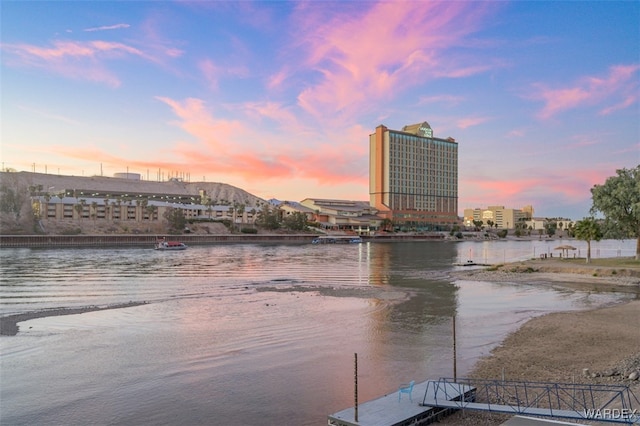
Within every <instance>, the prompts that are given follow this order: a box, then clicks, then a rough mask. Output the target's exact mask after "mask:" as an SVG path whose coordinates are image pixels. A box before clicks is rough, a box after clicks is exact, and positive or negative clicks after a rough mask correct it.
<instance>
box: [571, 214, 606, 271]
mask: <svg viewBox="0 0 640 426" xmlns="http://www.w3.org/2000/svg"><path fill="white" fill-rule="evenodd" d="M573 232H574V234H575V236H576V238H577V239H579V240H582V241H586V242H587V263H590V262H591V241H600V240H601V239H602V230H601V229H600V225H599V224H598V222H596V220H595V219H594V218H593V217H585V218H584V219H582V220H579V221H577V222H576V224H575V226H574V227H573Z"/></svg>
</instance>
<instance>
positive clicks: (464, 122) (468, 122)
mask: <svg viewBox="0 0 640 426" xmlns="http://www.w3.org/2000/svg"><path fill="white" fill-rule="evenodd" d="M489 120H491V118H489V117H467V118H462V119H460V120H458V121H457V123H456V125H457V126H458V127H459V128H461V129H466V128H467V127H472V126H477V125H479V124H482V123H485V122H487V121H489Z"/></svg>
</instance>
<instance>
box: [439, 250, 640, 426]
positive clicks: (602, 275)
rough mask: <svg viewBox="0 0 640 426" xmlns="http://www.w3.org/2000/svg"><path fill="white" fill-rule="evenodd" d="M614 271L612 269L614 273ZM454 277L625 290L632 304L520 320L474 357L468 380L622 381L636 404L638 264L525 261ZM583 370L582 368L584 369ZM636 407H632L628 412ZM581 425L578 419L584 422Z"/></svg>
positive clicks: (473, 415) (462, 416)
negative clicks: (497, 343) (631, 377)
mask: <svg viewBox="0 0 640 426" xmlns="http://www.w3.org/2000/svg"><path fill="white" fill-rule="evenodd" d="M614 271H615V272H614ZM453 276H455V277H456V278H458V279H464V280H480V281H492V282H514V283H519V282H520V283H527V284H536V283H537V284H540V285H551V286H562V287H568V288H571V289H580V290H587V291H622V292H628V293H630V294H631V295H633V294H635V295H636V296H635V298H634V296H631V298H632V299H633V300H631V301H629V302H628V303H621V304H617V305H614V306H607V307H602V308H598V309H594V310H588V311H578V312H557V313H551V314H547V315H544V316H542V317H537V318H533V319H531V320H529V321H528V322H526V323H525V324H524V325H523V326H522V327H521V328H520V329H519V330H517V331H516V332H514V333H512V334H511V335H509V336H508V337H507V338H506V339H505V340H504V341H503V342H502V344H501V345H500V346H498V347H496V348H495V349H494V350H493V351H492V352H491V354H490V355H489V356H488V357H486V358H483V359H481V360H480V361H479V362H478V364H477V365H476V366H475V367H474V370H473V371H472V373H471V374H470V377H472V378H481V379H502V378H504V379H505V380H515V381H517V380H522V381H541V382H558V383H572V382H577V383H599V384H616V385H618V384H623V385H628V386H630V388H631V390H632V392H633V393H634V394H635V396H636V397H637V398H639V399H640V381H639V380H637V379H636V380H629V379H628V377H629V375H630V374H631V373H632V372H633V371H638V372H640V262H638V263H637V265H633V264H632V265H631V266H630V267H629V266H627V267H625V268H624V270H622V269H621V268H620V266H619V265H618V266H613V267H607V266H602V265H586V264H585V265H581V264H576V263H569V262H566V261H561V260H552V261H549V260H546V261H541V260H532V261H526V262H518V263H517V264H510V265H505V266H504V267H500V268H487V269H483V270H469V271H456V272H454V273H453ZM585 369H586V370H587V371H585ZM635 408H638V407H635ZM510 417H511V416H509V415H502V414H490V413H486V414H485V413H480V412H474V411H470V410H466V411H464V412H462V411H461V412H458V413H455V414H454V415H452V416H450V417H447V418H445V419H443V420H442V421H441V423H443V424H447V425H468V424H477V425H500V424H501V423H503V422H504V421H506V420H507V419H509V418H510ZM584 423H585V422H582V424H584Z"/></svg>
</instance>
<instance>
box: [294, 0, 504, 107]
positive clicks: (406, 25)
mask: <svg viewBox="0 0 640 426" xmlns="http://www.w3.org/2000/svg"><path fill="white" fill-rule="evenodd" d="M314 6H315V4H314ZM331 7H333V6H331ZM493 7H495V6H494V5H493V4H491V3H486V2H378V3H358V7H357V8H354V9H353V10H352V11H351V12H350V13H342V14H340V15H336V16H332V15H331V14H330V13H329V12H325V13H324V14H323V13H318V11H317V7H314V8H313V11H314V12H315V13H313V14H311V13H309V11H308V7H307V5H302V6H300V7H299V10H298V12H297V13H296V14H295V15H294V17H293V19H294V21H295V22H296V25H297V27H296V28H298V29H297V32H296V35H298V38H297V39H298V41H299V46H300V48H301V50H304V51H305V52H306V55H305V59H304V60H303V65H302V66H304V67H305V68H307V69H308V70H311V71H313V74H312V78H311V79H310V82H311V83H310V84H309V85H308V87H306V88H305V89H304V90H303V91H302V92H301V93H300V94H299V96H298V102H299V105H300V106H301V107H302V108H303V109H305V110H306V111H308V112H310V113H312V114H313V115H315V116H316V117H322V116H323V114H324V111H328V110H330V111H334V112H335V111H340V112H341V113H343V114H345V115H347V116H349V115H351V114H353V113H354V112H356V111H362V110H366V109H369V108H371V105H376V101H378V100H384V99H388V98H390V97H392V96H394V95H397V94H398V93H401V92H402V91H404V90H405V89H407V88H410V87H413V86H415V85H417V84H420V83H424V82H425V81H428V80H429V79H433V78H441V77H445V75H443V73H442V69H446V70H447V73H446V74H447V75H446V77H451V76H453V77H456V76H468V75H472V74H474V73H480V72H484V71H486V70H487V69H488V67H487V65H486V64H482V65H469V64H466V63H465V64H457V63H456V62H457V59H456V58H455V57H453V56H448V55H444V54H443V52H445V51H447V50H448V49H450V48H451V47H455V46H458V45H459V44H462V43H463V40H464V39H465V37H466V36H468V35H469V34H471V33H473V32H474V31H475V30H476V29H478V28H479V26H480V23H481V22H482V21H483V19H484V18H485V17H486V15H487V14H488V13H489V12H490V10H491V9H492V8H493ZM310 29H311V30H310Z"/></svg>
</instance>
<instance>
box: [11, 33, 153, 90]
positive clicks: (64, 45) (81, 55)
mask: <svg viewBox="0 0 640 426" xmlns="http://www.w3.org/2000/svg"><path fill="white" fill-rule="evenodd" d="M2 50H3V51H4V52H5V53H6V54H8V56H9V58H8V61H9V62H10V63H11V64H12V65H16V66H27V67H36V68H43V69H46V70H48V71H51V72H54V73H57V74H61V75H64V76H65V77H68V78H74V79H80V80H89V81H96V82H101V83H106V84H108V85H110V86H114V87H116V86H119V85H120V80H119V79H118V77H117V76H116V75H115V73H113V72H111V71H109V70H108V69H107V68H106V67H105V66H104V64H103V63H102V61H101V60H108V59H111V60H113V59H118V58H123V57H127V56H135V57H142V58H148V57H147V55H146V54H145V53H144V52H142V51H141V50H139V49H137V48H135V47H132V46H129V45H126V44H123V43H117V42H108V41H100V40H96V41H89V42H75V41H54V42H53V44H52V46H50V47H41V46H35V45H31V44H3V45H2Z"/></svg>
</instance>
